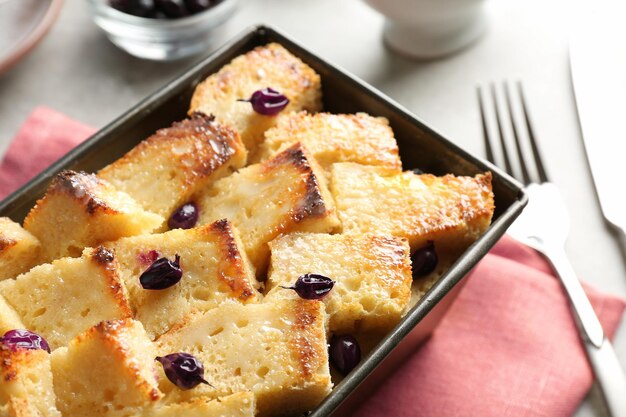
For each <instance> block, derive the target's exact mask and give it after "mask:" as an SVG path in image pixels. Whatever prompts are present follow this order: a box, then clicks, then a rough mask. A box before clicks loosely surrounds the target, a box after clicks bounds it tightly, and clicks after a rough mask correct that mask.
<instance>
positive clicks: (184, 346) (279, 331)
mask: <svg viewBox="0 0 626 417" xmlns="http://www.w3.org/2000/svg"><path fill="white" fill-rule="evenodd" d="M325 322H326V315H325V313H324V305H323V304H322V303H321V302H319V301H306V300H277V301H276V302H275V303H267V304H265V303H263V304H248V305H240V304H224V305H222V306H221V307H220V308H219V309H215V310H211V311H209V312H207V313H203V314H201V315H196V316H191V317H189V318H188V320H186V321H185V322H183V323H181V325H180V326H179V327H175V328H173V329H172V330H170V331H169V332H168V333H166V334H164V335H163V336H161V337H160V338H159V339H158V340H157V342H156V344H157V350H158V352H159V355H161V356H163V355H167V354H170V353H173V352H187V353H190V354H192V355H194V356H195V357H196V358H198V359H199V360H200V361H201V362H202V364H203V365H204V369H205V373H204V378H205V379H206V380H207V381H208V382H209V383H210V384H211V385H212V386H213V387H211V386H209V385H204V384H200V385H198V386H197V387H195V388H193V389H191V390H188V391H182V390H180V389H179V388H177V387H176V386H175V385H173V384H172V383H171V382H169V381H168V380H167V379H164V378H162V380H163V382H162V383H161V390H162V391H163V392H165V393H166V400H167V401H175V402H178V401H184V400H190V399H192V398H194V397H201V396H205V397H209V398H215V397H217V396H222V395H227V394H231V393H235V392H240V391H251V392H253V393H254V395H255V397H256V400H257V410H258V415H259V416H262V417H264V416H274V415H299V414H301V413H303V412H305V411H308V410H311V409H313V408H314V407H315V406H316V405H317V404H318V403H319V402H320V401H322V399H323V398H324V397H325V396H326V395H327V394H328V393H329V392H330V389H331V386H332V384H331V380H330V373H329V368H328V353H327V347H326V328H325Z"/></svg>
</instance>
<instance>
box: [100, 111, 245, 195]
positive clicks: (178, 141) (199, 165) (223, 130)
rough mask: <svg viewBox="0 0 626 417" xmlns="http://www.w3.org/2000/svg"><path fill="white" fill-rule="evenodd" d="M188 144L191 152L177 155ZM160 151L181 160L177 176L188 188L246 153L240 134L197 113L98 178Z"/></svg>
mask: <svg viewBox="0 0 626 417" xmlns="http://www.w3.org/2000/svg"><path fill="white" fill-rule="evenodd" d="M184 144H186V145H189V146H190V147H189V152H184V153H177V152H176V150H175V149H174V148H176V147H177V146H181V147H182V145H184ZM156 148H158V149H163V150H165V149H168V150H169V151H170V152H169V155H170V158H173V159H174V160H177V163H176V164H175V165H176V170H177V175H180V176H182V178H183V182H184V184H185V185H186V186H191V185H192V184H194V183H196V182H197V181H198V179H199V178H202V177H208V176H209V175H211V174H212V173H213V172H215V170H216V169H217V168H219V167H221V166H222V165H224V164H225V163H226V162H227V161H228V160H229V159H230V158H231V157H232V156H233V155H235V154H236V153H239V152H245V150H244V147H243V144H242V143H241V140H240V139H239V134H238V133H237V132H235V131H234V130H232V129H231V128H229V127H228V126H225V125H222V124H219V123H217V122H215V117H213V116H207V115H206V114H204V113H202V112H193V113H192V115H191V117H190V118H188V119H185V120H182V121H180V122H174V123H173V124H172V126H170V127H168V128H164V129H159V130H157V132H156V133H155V134H154V135H152V136H150V137H149V138H147V139H145V140H143V141H141V142H140V143H139V144H138V145H137V146H135V147H134V148H133V149H131V150H130V151H129V152H128V153H126V154H125V155H124V156H122V157H121V158H119V159H118V160H116V161H115V162H114V163H112V164H111V165H109V166H107V167H105V168H103V169H102V170H101V171H100V172H99V173H98V175H99V176H101V177H103V178H107V176H109V175H115V170H117V169H120V168H122V167H124V166H127V165H131V164H134V163H136V162H137V161H138V160H140V159H143V156H142V155H143V154H148V153H150V152H153V151H154V149H156Z"/></svg>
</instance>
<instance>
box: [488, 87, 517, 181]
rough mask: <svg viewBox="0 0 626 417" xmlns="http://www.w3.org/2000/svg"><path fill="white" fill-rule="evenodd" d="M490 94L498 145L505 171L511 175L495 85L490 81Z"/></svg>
mask: <svg viewBox="0 0 626 417" xmlns="http://www.w3.org/2000/svg"><path fill="white" fill-rule="evenodd" d="M491 95H492V97H493V107H494V109H495V111H496V121H497V122H498V133H499V135H500V146H501V148H502V156H503V157H504V168H505V171H506V172H507V173H508V174H509V175H511V176H514V174H513V168H512V167H511V160H510V159H509V150H508V147H507V146H506V140H505V139H504V128H503V124H502V118H501V116H500V113H501V112H500V106H499V104H498V97H497V95H496V86H495V85H494V84H493V83H491Z"/></svg>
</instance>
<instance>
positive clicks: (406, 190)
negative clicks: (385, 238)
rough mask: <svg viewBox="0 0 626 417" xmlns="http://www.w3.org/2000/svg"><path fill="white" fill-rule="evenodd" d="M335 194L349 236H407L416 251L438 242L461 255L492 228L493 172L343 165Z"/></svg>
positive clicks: (337, 170)
mask: <svg viewBox="0 0 626 417" xmlns="http://www.w3.org/2000/svg"><path fill="white" fill-rule="evenodd" d="M331 176H332V180H331V191H332V194H333V197H334V198H335V204H336V206H337V213H338V215H339V219H340V220H341V224H342V228H343V232H344V233H368V232H370V233H381V234H390V235H393V236H400V237H406V238H407V239H409V245H410V246H411V249H412V250H416V249H418V248H421V247H422V246H424V245H425V244H426V243H427V242H428V241H434V242H435V247H436V248H437V249H438V250H442V251H451V252H454V253H456V254H457V255H458V254H460V253H461V252H462V251H463V250H465V249H466V248H467V247H468V246H469V245H470V244H472V243H473V242H474V241H475V240H476V239H478V237H479V236H480V235H481V234H482V233H483V232H484V231H485V230H486V229H487V227H489V224H490V222H491V217H492V215H493V210H494V201H493V193H492V191H491V173H489V172H487V173H485V174H478V175H476V176H475V177H456V176H454V175H444V176H443V177H436V176H434V175H430V174H422V175H417V174H415V173H413V172H411V171H407V172H403V173H400V174H398V173H396V172H393V171H390V170H389V169H386V168H381V167H373V166H364V165H359V164H354V163H348V162H346V163H339V164H334V165H333V167H332V174H331Z"/></svg>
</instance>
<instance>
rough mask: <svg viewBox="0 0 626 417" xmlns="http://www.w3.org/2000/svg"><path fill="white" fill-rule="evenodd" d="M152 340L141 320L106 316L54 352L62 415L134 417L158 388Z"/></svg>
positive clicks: (152, 401)
mask: <svg viewBox="0 0 626 417" xmlns="http://www.w3.org/2000/svg"><path fill="white" fill-rule="evenodd" d="M155 357H156V353H155V351H154V346H153V344H152V342H150V339H149V338H148V336H147V335H146V332H145V331H144V329H143V327H142V326H141V323H139V322H138V321H135V320H131V319H125V320H116V321H105V322H102V323H99V324H98V325H96V326H94V327H92V328H90V329H89V330H87V331H86V332H84V333H82V334H80V335H78V336H77V337H75V338H74V339H72V340H71V342H70V343H69V345H68V346H67V347H62V348H60V349H57V350H55V351H54V352H52V358H51V360H52V374H53V377H54V391H55V393H56V395H57V398H58V399H57V405H58V407H59V409H60V410H61V413H63V415H64V416H72V417H100V416H107V417H134V416H138V415H141V414H142V410H143V409H145V408H149V407H152V406H153V405H154V404H155V403H157V401H159V399H161V397H162V396H163V394H162V393H161V392H160V391H159V389H158V383H157V379H156V376H155V375H156V371H157V368H156V365H158V363H157V362H155V360H154V358H155Z"/></svg>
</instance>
